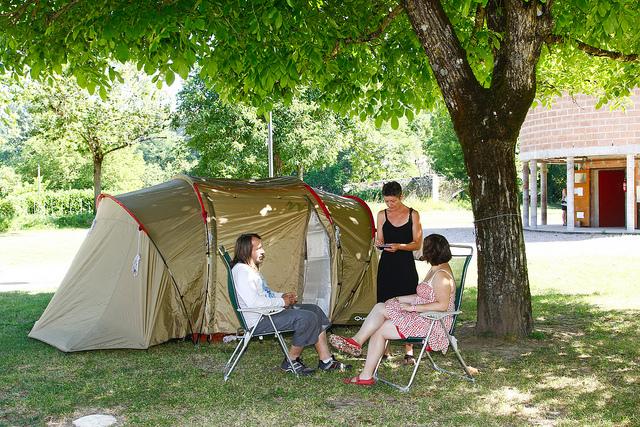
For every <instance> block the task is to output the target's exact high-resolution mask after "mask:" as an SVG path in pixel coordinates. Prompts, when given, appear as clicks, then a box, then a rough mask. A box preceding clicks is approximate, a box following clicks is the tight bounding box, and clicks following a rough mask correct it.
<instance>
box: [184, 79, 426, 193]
mask: <svg viewBox="0 0 640 427" xmlns="http://www.w3.org/2000/svg"><path fill="white" fill-rule="evenodd" d="M178 101H179V103H178V109H177V111H176V115H175V116H174V126H176V127H178V128H180V129H182V131H183V132H184V133H185V134H186V135H187V144H188V146H189V147H190V148H192V149H193V150H195V151H196V152H197V153H198V155H199V162H198V165H197V166H196V167H195V168H194V172H195V173H196V174H198V175H203V176H223V177H234V178H239V177H244V178H258V177H266V176H267V174H268V163H267V147H266V141H267V123H266V121H265V119H264V118H263V117H262V116H261V115H258V111H257V108H255V107H249V106H245V105H243V104H231V103H225V102H223V101H222V100H221V99H220V96H219V95H218V94H217V93H216V92H214V91H213V90H211V89H208V88H207V87H206V85H205V84H204V82H203V81H202V80H201V79H199V78H191V79H189V80H187V83H186V85H185V87H184V88H183V90H182V91H181V92H180V93H179V94H178ZM272 117H273V141H274V164H275V165H274V166H275V172H276V175H294V174H296V175H298V176H299V177H301V178H305V179H306V180H307V181H309V182H310V183H312V184H314V185H318V186H321V187H322V188H331V189H333V190H335V191H336V192H342V185H344V184H345V183H346V182H349V181H356V182H359V181H366V180H375V179H383V178H389V177H397V176H405V175H407V174H415V173H416V167H415V165H414V164H413V163H412V159H414V158H416V157H420V156H421V155H422V152H421V149H420V144H419V140H418V138H419V136H418V135H417V134H416V132H415V131H414V130H413V129H412V128H410V127H409V126H408V124H407V123H406V120H403V121H402V123H401V126H400V125H399V129H398V130H396V131H393V130H392V129H391V128H390V127H389V126H388V125H385V126H382V127H381V128H380V129H377V128H376V127H375V125H374V123H373V121H372V120H365V121H363V122H361V121H359V120H352V119H348V118H340V117H339V116H338V115H336V114H335V113H333V112H331V111H328V110H325V109H322V108H320V107H319V105H318V103H317V99H316V97H315V96H314V93H313V91H307V92H305V93H303V94H301V96H300V97H296V98H293V99H292V101H291V103H290V104H289V105H285V104H284V103H276V104H274V110H273V114H272ZM336 162H337V164H336ZM337 170H342V173H341V174H340V180H341V184H340V185H338V184H337V183H335V185H332V184H331V183H330V182H328V181H327V179H326V176H327V175H326V174H327V173H332V172H330V171H337ZM305 171H306V172H307V173H308V174H306V173H305Z"/></svg>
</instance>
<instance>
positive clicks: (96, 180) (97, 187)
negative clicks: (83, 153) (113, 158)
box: [93, 155, 104, 214]
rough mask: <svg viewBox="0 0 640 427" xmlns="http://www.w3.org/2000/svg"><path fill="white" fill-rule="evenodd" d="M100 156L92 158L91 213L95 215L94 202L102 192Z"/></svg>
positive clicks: (101, 158)
mask: <svg viewBox="0 0 640 427" xmlns="http://www.w3.org/2000/svg"><path fill="white" fill-rule="evenodd" d="M103 160H104V158H103V157H102V156H98V155H94V156H93V213H94V214H95V213H96V207H97V206H96V202H97V200H98V196H99V195H100V193H101V192H102V161H103Z"/></svg>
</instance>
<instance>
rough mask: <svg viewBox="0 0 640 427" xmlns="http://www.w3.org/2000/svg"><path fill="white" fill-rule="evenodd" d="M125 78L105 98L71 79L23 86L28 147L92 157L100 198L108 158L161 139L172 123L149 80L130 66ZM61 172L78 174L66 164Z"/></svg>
mask: <svg viewBox="0 0 640 427" xmlns="http://www.w3.org/2000/svg"><path fill="white" fill-rule="evenodd" d="M121 76H122V80H121V81H119V82H118V83H116V84H114V85H113V86H112V88H111V90H110V91H109V92H106V93H103V94H101V96H98V95H97V94H96V95H88V94H87V93H86V92H85V91H84V90H83V89H82V88H80V86H79V85H78V84H77V82H76V80H75V78H73V77H70V76H67V77H55V78H52V79H51V81H50V82H49V84H41V83H38V82H35V81H31V82H27V83H26V85H25V88H26V89H25V90H26V92H27V94H28V95H26V96H27V98H28V104H27V105H28V110H29V112H30V114H31V117H32V118H33V120H34V126H33V131H32V136H31V141H30V142H29V141H28V143H29V144H32V145H33V144H36V146H42V144H45V145H46V144H51V145H54V146H56V147H57V150H58V151H60V150H61V151H60V152H61V153H62V152H64V151H65V150H69V149H71V150H75V151H76V152H77V153H78V155H80V156H83V157H85V156H88V157H89V158H90V159H91V162H92V165H93V188H94V195H95V197H96V198H97V197H98V195H99V194H100V192H101V191H102V180H103V177H102V173H103V163H104V160H105V158H106V157H107V156H109V155H110V154H111V153H114V152H116V151H118V150H122V149H124V148H127V147H131V146H132V145H134V144H137V143H139V142H141V141H146V140H149V139H153V138H154V137H157V136H158V134H159V133H160V132H161V131H162V130H163V129H164V128H165V126H166V124H167V120H168V115H169V109H168V105H167V104H166V103H165V102H163V100H162V99H161V98H160V95H159V93H158V91H157V90H156V89H155V87H154V86H153V85H152V84H151V81H150V78H148V77H147V76H145V75H140V74H139V73H137V72H136V71H135V70H134V69H133V68H131V67H125V68H123V69H122V72H121ZM43 149H44V150H46V147H43ZM55 157H57V159H56V161H60V162H63V161H67V160H71V161H72V163H73V160H72V159H65V157H64V156H62V155H59V156H55ZM142 167H144V166H142ZM60 170H62V171H64V170H73V173H79V171H77V170H74V169H73V168H72V167H70V165H68V164H67V165H65V166H64V167H62V168H61V169H60Z"/></svg>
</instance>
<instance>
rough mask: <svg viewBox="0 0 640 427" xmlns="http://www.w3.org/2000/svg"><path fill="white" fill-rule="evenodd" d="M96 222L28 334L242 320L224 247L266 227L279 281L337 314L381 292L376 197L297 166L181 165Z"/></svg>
mask: <svg viewBox="0 0 640 427" xmlns="http://www.w3.org/2000/svg"><path fill="white" fill-rule="evenodd" d="M99 200H100V201H99V205H98V211H97V215H96V219H95V222H94V224H93V226H92V228H91V230H90V231H89V232H88V235H87V237H86V239H85V241H84V243H83V244H82V246H81V247H80V250H79V251H78V254H77V255H76V258H75V259H74V261H73V263H72V265H71V267H70V268H69V271H68V272H67V274H66V276H65V278H64V279H63V281H62V283H61V285H60V287H59V289H58V291H57V292H56V293H55V295H54V296H53V299H52V300H51V302H50V303H49V306H48V307H47V308H46V310H45V312H44V313H43V314H42V317H41V318H40V319H39V320H38V321H37V322H36V324H35V325H34V327H33V329H32V330H31V332H30V334H29V336H30V337H32V338H36V339H39V340H41V341H44V342H46V343H49V344H51V345H53V346H55V347H57V348H59V349H60V350H63V351H80V350H90V349H106V348H148V347H149V346H151V345H154V344H159V343H162V342H164V341H167V340H169V339H172V338H181V337H185V336H189V335H190V334H212V333H217V332H236V330H237V328H238V323H237V318H236V316H235V313H234V311H233V309H232V308H231V305H230V302H229V296H228V293H227V288H226V281H227V272H226V270H225V268H224V265H223V263H222V260H221V258H220V254H219V253H218V251H217V250H216V249H217V248H218V247H219V246H220V245H224V246H225V247H226V248H227V249H228V251H229V252H230V253H232V252H233V246H234V242H235V239H236V238H237V236H238V235H239V234H241V233H245V232H256V233H259V234H260V235H261V236H262V237H263V244H264V247H265V249H266V252H267V255H266V262H265V264H264V266H263V269H262V272H263V274H264V275H265V277H266V279H267V281H268V282H269V284H270V286H271V287H272V288H273V289H275V290H279V291H282V292H288V291H297V292H298V295H301V296H302V302H305V303H315V304H318V305H319V306H320V307H322V309H323V310H324V311H325V312H326V313H327V315H328V316H329V317H330V318H331V319H332V321H333V322H334V323H336V324H355V323H359V322H361V321H362V320H363V319H364V317H365V316H366V314H367V313H368V312H369V310H370V309H371V307H372V306H373V304H374V303H375V301H376V294H375V274H376V271H377V255H376V253H375V250H374V247H373V235H374V228H373V227H374V225H373V218H372V216H371V212H370V211H369V208H368V207H367V205H366V204H365V203H364V202H362V201H361V200H359V199H357V198H349V197H341V196H336V195H334V194H330V193H326V192H323V191H320V190H314V189H312V188H311V187H309V186H308V185H306V184H305V183H304V182H302V181H300V180H298V179H296V178H291V177H281V178H272V179H265V180H255V181H254V180H252V181H241V180H227V179H203V178H194V177H187V176H178V177H176V178H175V179H173V180H171V181H168V182H165V183H163V184H159V185H156V186H153V187H150V188H146V189H143V190H139V191H134V192H131V193H127V194H123V195H120V196H117V197H113V196H108V195H104V194H103V195H101V196H100V199H99Z"/></svg>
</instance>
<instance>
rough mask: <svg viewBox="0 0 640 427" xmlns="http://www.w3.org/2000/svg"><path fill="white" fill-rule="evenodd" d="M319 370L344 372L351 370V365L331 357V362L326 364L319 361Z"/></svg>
mask: <svg viewBox="0 0 640 427" xmlns="http://www.w3.org/2000/svg"><path fill="white" fill-rule="evenodd" d="M318 369H320V370H321V371H325V372H328V371H338V372H344V371H347V370H349V369H351V365H347V364H345V363H342V362H339V361H338V360H336V357H335V356H331V361H329V362H327V363H324V362H323V361H322V360H318Z"/></svg>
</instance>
